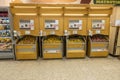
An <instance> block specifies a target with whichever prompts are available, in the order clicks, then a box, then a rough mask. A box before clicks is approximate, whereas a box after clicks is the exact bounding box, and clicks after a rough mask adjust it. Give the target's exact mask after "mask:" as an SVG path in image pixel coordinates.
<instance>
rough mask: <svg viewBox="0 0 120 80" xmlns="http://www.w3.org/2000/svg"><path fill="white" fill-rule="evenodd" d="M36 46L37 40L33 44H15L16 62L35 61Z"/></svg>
mask: <svg viewBox="0 0 120 80" xmlns="http://www.w3.org/2000/svg"><path fill="white" fill-rule="evenodd" d="M37 48H38V44H37V40H36V42H35V44H16V45H15V54H16V59H17V60H25V59H37V55H38V50H37Z"/></svg>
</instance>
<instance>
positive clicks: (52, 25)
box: [45, 20, 59, 30]
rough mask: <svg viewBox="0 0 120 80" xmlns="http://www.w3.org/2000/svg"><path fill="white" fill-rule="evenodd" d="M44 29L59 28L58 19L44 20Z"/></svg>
mask: <svg viewBox="0 0 120 80" xmlns="http://www.w3.org/2000/svg"><path fill="white" fill-rule="evenodd" d="M45 29H54V30H59V20H45Z"/></svg>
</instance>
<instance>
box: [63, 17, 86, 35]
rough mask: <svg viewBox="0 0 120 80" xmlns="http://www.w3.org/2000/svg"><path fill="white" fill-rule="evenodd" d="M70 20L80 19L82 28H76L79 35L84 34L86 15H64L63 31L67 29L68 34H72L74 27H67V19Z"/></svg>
mask: <svg viewBox="0 0 120 80" xmlns="http://www.w3.org/2000/svg"><path fill="white" fill-rule="evenodd" d="M70 20H82V30H76V31H77V34H79V35H86V34H87V32H86V26H87V18H86V17H65V18H64V31H65V30H68V32H69V35H71V34H73V31H75V30H74V29H69V21H70Z"/></svg>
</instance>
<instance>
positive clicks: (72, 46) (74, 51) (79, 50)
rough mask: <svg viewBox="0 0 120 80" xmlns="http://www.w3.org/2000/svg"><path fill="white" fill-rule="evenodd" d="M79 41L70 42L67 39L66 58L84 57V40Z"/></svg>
mask: <svg viewBox="0 0 120 80" xmlns="http://www.w3.org/2000/svg"><path fill="white" fill-rule="evenodd" d="M83 39H84V42H82V43H81V42H80V43H70V42H69V41H68V40H67V42H66V44H67V45H66V50H67V51H66V57H67V58H84V57H85V55H86V40H85V38H83Z"/></svg>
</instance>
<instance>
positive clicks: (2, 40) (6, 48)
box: [0, 7, 14, 59]
mask: <svg viewBox="0 0 120 80" xmlns="http://www.w3.org/2000/svg"><path fill="white" fill-rule="evenodd" d="M9 14H10V12H9V8H7V7H1V8H0V53H1V54H0V59H1V58H2V59H5V58H14V48H13V40H12V34H11V28H12V26H11V23H10V16H9Z"/></svg>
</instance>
